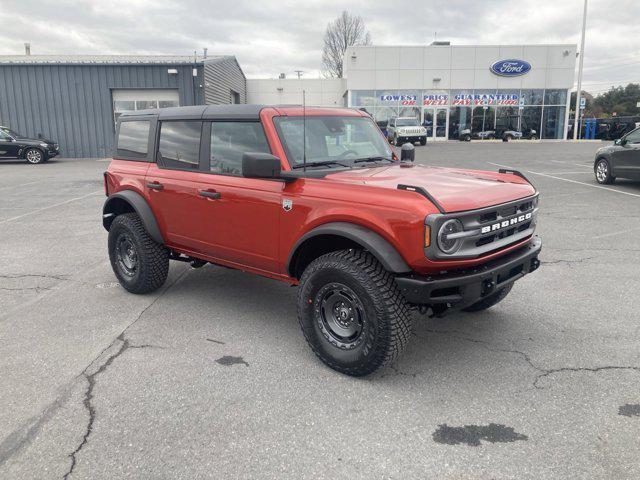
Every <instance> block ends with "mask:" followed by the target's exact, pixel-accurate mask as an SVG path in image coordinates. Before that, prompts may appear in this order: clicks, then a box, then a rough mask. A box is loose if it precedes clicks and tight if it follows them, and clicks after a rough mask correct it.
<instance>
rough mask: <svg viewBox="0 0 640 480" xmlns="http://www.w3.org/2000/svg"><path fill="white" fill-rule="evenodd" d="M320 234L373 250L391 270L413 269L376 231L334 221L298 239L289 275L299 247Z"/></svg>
mask: <svg viewBox="0 0 640 480" xmlns="http://www.w3.org/2000/svg"><path fill="white" fill-rule="evenodd" d="M319 235H335V236H339V237H344V238H347V239H349V240H352V241H353V242H355V243H357V244H358V245H360V246H361V247H363V248H364V249H366V250H368V251H369V252H371V254H372V255H373V256H374V257H376V259H377V260H378V261H379V262H380V263H381V264H382V266H383V267H384V268H385V269H386V270H388V271H389V272H393V273H407V272H410V271H411V268H410V267H409V265H407V263H406V262H405V261H404V259H403V258H402V256H401V255H400V254H399V253H398V251H397V250H396V249H395V247H394V246H393V245H391V244H390V243H389V242H388V241H387V240H385V239H384V238H383V237H382V236H380V235H379V234H377V233H376V232H374V231H372V230H370V229H368V228H366V227H363V226H361V225H356V224H354V223H347V222H332V223H325V224H323V225H320V226H318V227H316V228H314V229H312V230H310V231H308V232H307V233H305V234H304V235H303V236H302V237H300V239H298V241H297V242H296V243H295V245H294V246H293V248H292V249H291V252H290V253H289V257H288V258H287V265H286V268H287V272H288V273H289V275H292V274H293V272H292V271H291V267H292V266H293V265H292V262H293V260H294V259H295V257H296V253H297V252H298V249H299V247H300V246H301V245H302V244H304V242H306V241H307V240H309V239H310V238H313V237H317V236H319Z"/></svg>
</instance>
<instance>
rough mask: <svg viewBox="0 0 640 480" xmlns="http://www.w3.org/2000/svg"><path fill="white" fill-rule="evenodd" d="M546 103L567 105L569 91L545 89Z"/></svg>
mask: <svg viewBox="0 0 640 480" xmlns="http://www.w3.org/2000/svg"><path fill="white" fill-rule="evenodd" d="M544 104H545V105H561V106H564V105H566V104H567V91H566V90H545V91H544Z"/></svg>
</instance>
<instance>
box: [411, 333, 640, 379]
mask: <svg viewBox="0 0 640 480" xmlns="http://www.w3.org/2000/svg"><path fill="white" fill-rule="evenodd" d="M426 331H427V332H429V333H439V334H443V335H452V336H453V337H455V338H458V339H460V340H464V341H466V342H471V343H475V344H478V345H480V346H482V347H483V348H485V349H486V350H489V351H491V352H504V353H512V354H515V355H518V356H520V358H522V359H523V360H524V361H525V362H526V363H527V364H528V365H529V366H530V367H531V368H533V369H534V370H536V371H537V372H538V375H536V377H535V378H534V379H533V382H532V386H533V387H534V388H536V389H538V390H544V387H542V386H540V385H539V382H540V380H542V379H543V378H546V377H549V376H551V375H555V374H556V373H564V372H570V373H575V372H591V373H597V372H601V371H608V370H630V371H636V372H638V373H640V367H636V366H627V365H604V366H600V367H559V368H542V367H539V366H537V365H536V364H535V363H534V362H533V361H532V360H531V357H529V355H528V354H527V353H526V352H523V351H520V350H515V349H505V348H497V347H495V345H494V344H492V343H490V342H487V341H485V340H479V339H476V338H471V337H468V336H466V334H465V332H462V331H460V330H432V329H427V330H426ZM412 334H413V335H414V336H415V337H417V338H419V339H421V340H427V339H426V338H425V337H422V336H420V335H418V334H416V333H415V332H413V333H412ZM491 347H494V348H491Z"/></svg>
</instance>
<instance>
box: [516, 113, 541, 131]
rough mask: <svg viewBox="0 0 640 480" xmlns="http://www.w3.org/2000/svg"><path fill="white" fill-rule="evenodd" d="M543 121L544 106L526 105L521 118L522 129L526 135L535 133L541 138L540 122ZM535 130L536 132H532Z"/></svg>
mask: <svg viewBox="0 0 640 480" xmlns="http://www.w3.org/2000/svg"><path fill="white" fill-rule="evenodd" d="M541 121H542V107H524V108H523V109H522V116H521V119H520V129H521V131H522V134H523V135H524V136H525V137H528V136H530V135H535V136H536V137H537V138H540V122H541ZM532 130H535V134H534V133H533V132H532Z"/></svg>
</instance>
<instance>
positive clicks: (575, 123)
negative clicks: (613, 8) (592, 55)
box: [573, 0, 587, 140]
mask: <svg viewBox="0 0 640 480" xmlns="http://www.w3.org/2000/svg"><path fill="white" fill-rule="evenodd" d="M586 28H587V0H584V12H583V13H582V40H581V41H580V62H579V64H578V91H577V92H576V106H575V112H576V113H575V116H574V118H573V139H574V140H577V139H578V130H579V128H580V126H579V125H578V118H580V117H581V116H582V115H581V114H580V93H581V92H582V64H583V62H584V33H585V30H586Z"/></svg>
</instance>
